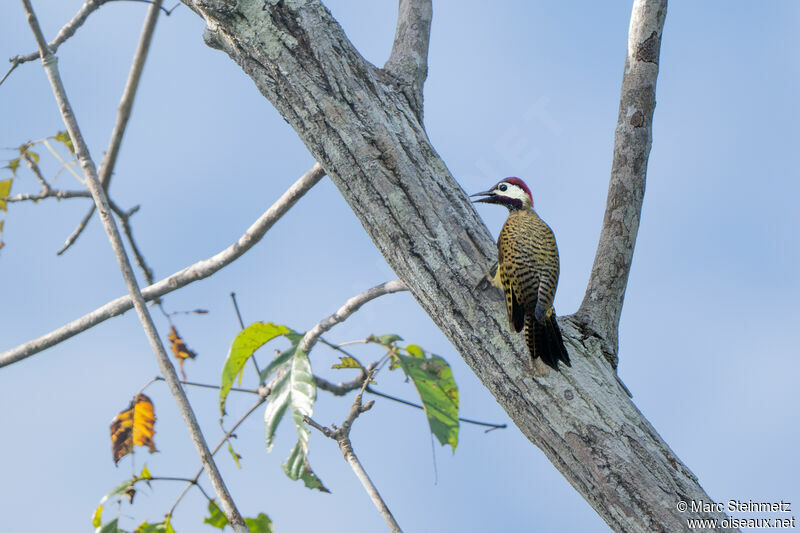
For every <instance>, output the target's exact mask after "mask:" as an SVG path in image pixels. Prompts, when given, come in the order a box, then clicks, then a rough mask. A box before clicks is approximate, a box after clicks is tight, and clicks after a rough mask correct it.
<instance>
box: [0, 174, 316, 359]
mask: <svg viewBox="0 0 800 533" xmlns="http://www.w3.org/2000/svg"><path fill="white" fill-rule="evenodd" d="M324 175H325V170H323V168H322V166H321V165H320V164H319V163H316V164H315V165H314V166H313V167H311V169H310V170H309V171H308V172H306V173H305V174H303V175H302V176H301V177H300V179H298V180H297V181H296V182H295V183H294V184H293V185H292V186H291V187H289V189H288V190H287V191H286V192H284V193H283V194H282V195H281V197H280V198H278V200H277V201H276V202H275V203H274V204H272V205H271V206H270V208H269V209H267V210H266V211H265V212H264V213H263V214H262V215H261V216H260V217H259V218H258V220H256V221H255V222H254V223H253V224H252V225H251V226H250V227H249V228H248V229H247V231H245V233H244V235H242V236H241V237H239V239H238V240H237V241H236V242H235V243H233V244H231V245H230V246H228V247H227V248H225V249H224V250H222V251H221V252H219V253H217V254H216V255H213V256H211V257H209V258H208V259H203V260H201V261H198V262H196V263H194V264H193V265H190V266H188V267H186V268H184V269H183V270H179V271H178V272H175V273H174V274H172V275H171V276H169V277H167V278H165V279H162V280H161V281H159V282H158V283H155V284H154V285H150V286H149V287H146V288H144V289H143V290H142V296H143V297H144V299H145V300H148V301H149V300H155V299H157V298H160V297H161V296H164V295H165V294H169V293H170V292H172V291H174V290H176V289H180V288H181V287H184V286H186V285H188V284H190V283H194V282H195V281H198V280H201V279H205V278H207V277H208V276H210V275H211V274H213V273H215V272H217V271H218V270H220V269H222V268H224V267H225V266H227V265H229V264H230V263H232V262H233V261H235V260H236V259H238V258H239V257H241V256H242V255H243V254H244V253H245V252H247V251H248V250H249V249H250V248H252V247H253V246H254V245H255V244H256V243H257V242H258V241H260V240H261V239H262V238H263V237H264V235H265V234H266V233H267V231H269V229H270V228H271V227H272V226H273V225H274V224H275V222H277V221H278V220H280V218H281V217H282V216H283V215H284V214H285V213H286V212H287V211H288V210H289V209H291V207H292V206H293V205H294V204H295V203H297V201H298V200H299V199H300V198H301V197H302V196H303V195H304V194H305V193H306V192H308V191H309V189H311V187H313V186H314V185H316V184H317V183H318V182H319V180H321V179H322V177H323V176H324ZM131 307H133V304H132V303H131V298H130V296H121V297H119V298H117V299H115V300H112V301H111V302H109V303H107V304H106V305H104V306H102V307H100V308H98V309H95V310H94V311H92V312H91V313H88V314H86V315H84V316H82V317H80V318H78V319H76V320H73V321H72V322H70V323H69V324H66V325H64V326H62V327H60V328H58V329H56V330H54V331H52V332H50V333H48V334H46V335H43V336H41V337H39V338H38V339H34V340H32V341H30V342H27V343H25V344H23V345H20V346H17V347H16V348H13V349H11V350H8V351H6V352H3V353H1V354H0V367H4V366H6V365H10V364H12V363H16V362H17V361H21V360H22V359H25V358H26V357H30V356H31V355H34V354H36V353H38V352H41V351H42V350H45V349H47V348H49V347H51V346H54V345H56V344H58V343H60V342H62V341H64V340H66V339H68V338H70V337H72V336H73V335H76V334H78V333H80V332H82V331H86V330H87V329H89V328H92V327H94V326H96V325H97V324H99V323H101V322H103V321H105V320H108V319H109V318H112V317H115V316H117V315H121V314H122V313H124V312H126V311H128V310H129V309H130V308H131Z"/></svg>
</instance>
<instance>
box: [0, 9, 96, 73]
mask: <svg viewBox="0 0 800 533" xmlns="http://www.w3.org/2000/svg"><path fill="white" fill-rule="evenodd" d="M108 1H109V0H86V2H84V4H83V5H82V6H81V8H80V9H79V10H78V12H77V13H76V14H75V16H74V17H72V20H70V21H69V22H67V24H66V25H65V26H64V27H63V28H61V30H60V31H59V32H58V34H57V35H56V37H55V39H53V40H52V41H50V44H48V45H47V47H48V48H49V50H50V52H51V53H53V54H55V53H56V51H57V50H58V47H59V46H61V45H62V44H63V43H64V41H66V40H67V39H69V38H70V37H72V36H73V35H74V34H75V32H76V31H77V30H78V28H80V27H81V26H83V23H84V22H86V19H87V18H88V17H89V15H91V14H92V13H93V12H94V11H95V10H97V9H98V8H99V7H100V6H102V5H103V4H105V3H106V2H108ZM39 57H40V53H39V52H38V51H36V52H31V53H30V54H25V55H21V56H15V57H12V58H11V59H9V61H10V62H11V69H9V71H8V72H7V73H6V75H5V76H3V79H2V80H0V84H2V83H3V82H4V81H6V78H7V77H8V75H9V74H11V72H12V71H13V70H14V69H15V68H17V67H18V66H19V65H21V64H23V63H27V62H29V61H35V60H36V59H39Z"/></svg>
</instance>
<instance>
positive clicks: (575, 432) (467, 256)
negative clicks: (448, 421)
mask: <svg viewBox="0 0 800 533" xmlns="http://www.w3.org/2000/svg"><path fill="white" fill-rule="evenodd" d="M183 1H184V3H186V4H187V5H189V6H190V7H191V8H192V9H193V10H195V11H196V12H197V13H199V14H200V15H201V16H202V17H203V18H204V19H205V21H206V31H205V33H204V38H205V41H206V43H207V44H209V45H210V46H212V47H214V48H217V49H220V50H223V51H224V52H225V53H227V54H228V55H229V56H230V57H231V58H232V59H233V60H234V61H236V62H237V63H238V64H239V65H240V66H241V68H242V69H243V70H244V71H245V72H246V73H247V74H248V75H249V76H250V77H251V78H252V79H253V81H254V82H255V84H256V86H257V87H258V89H259V90H260V91H261V93H262V94H263V95H264V96H265V97H266V98H267V99H268V100H269V101H270V102H271V103H272V104H273V105H274V106H275V107H276V108H277V109H278V111H279V112H280V113H281V115H282V116H283V117H284V118H285V119H286V120H287V121H288V122H289V124H291V126H292V127H293V128H294V129H295V131H296V132H297V134H298V135H299V136H300V138H301V139H302V141H303V142H304V143H305V144H306V146H307V147H308V149H309V151H310V152H311V153H312V154H313V155H314V157H315V158H316V159H317V161H319V162H320V163H321V164H322V166H323V167H324V168H325V170H326V172H327V173H328V175H329V176H330V177H331V179H332V180H333V182H334V183H335V184H336V186H337V187H338V188H339V191H340V192H341V194H342V195H343V196H344V198H345V199H346V200H347V202H348V203H349V204H350V206H351V208H352V209H353V211H354V212H355V213H356V215H357V216H358V218H359V219H360V221H361V223H362V224H363V226H364V229H365V230H366V231H367V233H368V234H369V235H370V237H371V238H372V240H373V242H374V243H375V245H376V246H377V247H378V249H379V250H380V251H381V253H382V254H383V255H384V257H385V258H386V260H387V262H388V263H389V264H390V266H391V267H392V268H393V269H394V271H395V272H396V273H397V275H398V277H399V278H400V279H401V280H403V281H404V282H405V283H406V285H407V286H408V288H409V290H410V291H411V292H412V294H413V295H414V297H415V298H416V300H417V301H418V302H419V304H420V305H421V306H422V308H423V309H424V310H425V311H426V312H427V313H428V314H429V315H430V317H431V319H432V320H433V321H434V322H435V323H436V325H437V326H438V327H439V328H440V329H441V330H442V331H443V332H444V333H445V335H446V336H447V337H448V339H449V340H450V341H451V342H452V343H453V345H454V346H455V347H456V349H457V350H458V351H459V352H460V353H461V355H462V357H463V358H464V360H465V361H466V362H467V364H469V366H470V367H471V368H472V369H473V371H474V372H475V373H476V374H477V376H478V377H479V378H480V380H481V381H482V382H483V384H484V385H485V386H486V387H487V388H488V389H489V390H490V391H491V392H492V394H493V395H494V396H495V398H496V399H497V401H498V402H499V403H500V405H501V406H502V407H503V408H504V409H505V410H506V412H507V413H508V414H509V416H510V417H511V418H512V420H513V421H514V423H515V424H516V425H517V426H518V427H519V428H520V430H521V431H522V432H523V433H524V434H525V436H526V437H528V439H530V440H531V442H533V443H534V444H536V445H537V446H538V447H539V448H541V449H542V451H543V452H544V453H545V455H546V456H547V457H548V459H550V461H551V462H552V463H553V464H554V465H555V466H556V468H558V470H559V471H560V472H561V473H562V474H563V475H564V476H565V477H566V478H567V479H568V480H569V482H570V483H571V484H572V485H573V486H574V487H575V489H576V490H578V491H579V492H580V493H581V494H582V495H583V497H584V498H585V499H586V500H587V501H588V502H589V503H590V504H591V505H592V507H593V508H594V509H595V510H596V511H597V512H598V514H600V516H602V517H603V519H604V520H605V521H606V522H607V523H608V524H609V525H610V526H611V527H612V528H613V529H614V530H616V531H642V532H651V531H665V532H674V531H681V530H685V529H687V524H686V519H687V518H697V517H699V518H717V519H721V518H724V515H721V514H706V513H697V512H691V509H690V510H689V511H687V512H684V513H679V512H678V511H677V510H676V505H677V503H678V502H679V501H682V500H683V501H687V502H688V501H693V500H694V501H699V500H704V501H711V499H710V498H709V497H708V496H707V495H706V494H705V492H704V491H703V489H702V488H701V487H700V485H699V484H698V482H697V479H696V477H695V476H694V475H693V474H692V473H691V471H689V469H688V468H686V466H684V465H683V463H681V461H680V460H679V459H678V458H677V457H676V456H675V454H674V453H673V452H672V451H671V450H670V449H669V446H667V444H666V443H665V442H664V441H663V440H662V439H661V437H660V436H659V435H658V433H656V431H655V430H654V429H653V427H652V426H651V425H650V423H649V422H648V421H647V420H646V419H645V418H644V416H642V414H641V413H640V412H639V411H638V409H637V408H636V406H635V405H634V404H633V403H632V402H631V401H630V399H629V398H628V396H627V395H626V393H625V392H624V391H623V390H622V388H621V387H620V385H619V384H618V381H617V377H616V373H615V369H614V368H613V367H612V365H611V364H610V363H609V362H608V361H607V359H606V357H604V351H608V346H609V339H608V338H606V337H604V336H603V335H604V334H605V332H604V331H597V330H595V329H594V328H592V327H587V324H588V325H589V326H591V324H590V323H587V321H586V320H583V319H581V320H578V319H575V318H572V317H567V318H562V319H561V321H560V324H561V327H562V330H563V333H564V336H565V341H566V342H567V344H568V349H569V350H570V352H571V359H572V368H571V369H570V368H567V369H564V370H563V371H562V372H560V373H559V372H551V373H550V374H549V375H548V376H546V377H544V378H541V379H538V380H537V379H534V377H533V376H532V375H531V373H530V356H529V355H528V353H527V350H526V348H525V345H524V341H523V339H522V337H521V336H519V335H516V334H512V333H511V332H510V331H509V327H508V320H507V317H506V313H505V307H504V302H503V298H502V296H501V294H500V293H499V291H496V290H495V289H494V288H491V287H487V288H486V289H484V290H476V287H477V286H478V285H479V282H480V281H481V280H482V279H483V277H484V276H485V274H486V272H487V271H488V269H489V268H490V265H491V264H492V263H493V262H495V261H496V258H497V252H496V247H495V244H494V242H493V241H492V239H491V236H490V234H489V232H488V230H487V229H486V227H485V226H484V225H483V223H482V222H481V220H480V219H479V217H478V216H477V214H476V213H475V210H474V209H473V207H472V205H471V204H470V202H469V200H468V198H467V195H466V194H465V193H464V191H463V190H462V189H461V187H460V186H459V185H458V183H457V182H456V181H455V180H454V179H453V177H452V176H451V174H450V172H449V171H448V170H447V167H446V166H445V164H444V162H443V161H442V160H441V159H440V158H439V156H438V154H437V153H436V151H435V150H434V148H433V147H432V146H431V144H430V142H429V140H428V137H427V135H426V133H425V129H424V127H423V125H422V124H421V122H420V120H421V116H422V113H421V102H418V101H417V99H416V98H413V97H409V96H408V90H409V88H410V89H411V90H414V89H415V85H414V83H415V79H418V78H414V77H413V76H412V77H411V78H407V77H406V78H402V77H398V75H397V74H395V73H392V72H391V71H387V70H382V69H379V68H376V67H375V66H373V65H371V64H370V63H368V62H367V61H365V60H364V59H363V58H362V57H361V55H360V54H359V53H358V51H357V50H355V49H354V47H353V46H352V44H351V43H350V42H349V40H348V39H347V37H346V36H345V34H344V32H343V31H342V29H341V27H340V26H339V25H338V24H337V22H336V21H335V20H334V19H333V18H332V16H331V14H330V13H329V12H328V10H327V9H326V8H325V7H324V6H323V5H322V4H321V3H320V2H319V1H317V0H267V1H264V0H258V1H255V0H249V1H248V0H240V1H238V2H237V1H234V0H183ZM641 3H642V2H637V4H641ZM400 11H401V15H402V13H403V12H404V11H403V2H402V1H401V10H400ZM398 34H400V30H399V25H398ZM658 37H659V39H660V33H659V34H658ZM395 44H397V43H395ZM425 44H426V48H427V42H426V43H425ZM656 54H657V49H656ZM425 63H426V61H423V62H422V65H424V64H425ZM422 79H424V77H423V78H422ZM648 131H649V127H648ZM645 159H646V157H645ZM642 190H643V189H642ZM636 222H637V224H638V215H637V220H636ZM634 238H635V233H634ZM631 253H632V245H631ZM622 290H623V291H624V283H623V284H622ZM619 307H620V308H621V298H620V300H619ZM581 318H585V317H581ZM611 345H612V346H613V343H612V344H611ZM531 520H532V522H533V521H534V520H535V518H534V517H531Z"/></svg>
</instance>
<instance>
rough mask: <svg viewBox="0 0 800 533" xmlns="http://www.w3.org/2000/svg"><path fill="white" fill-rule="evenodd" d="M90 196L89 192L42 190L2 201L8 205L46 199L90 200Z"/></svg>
mask: <svg viewBox="0 0 800 533" xmlns="http://www.w3.org/2000/svg"><path fill="white" fill-rule="evenodd" d="M91 197H92V195H91V193H90V192H89V191H62V190H60V189H42V190H41V191H39V192H38V193H35V194H34V193H20V194H15V195H14V196H9V197H8V198H4V199H3V201H5V202H8V203H14V202H38V201H40V200H46V199H47V198H55V199H56V200H67V199H70V198H91Z"/></svg>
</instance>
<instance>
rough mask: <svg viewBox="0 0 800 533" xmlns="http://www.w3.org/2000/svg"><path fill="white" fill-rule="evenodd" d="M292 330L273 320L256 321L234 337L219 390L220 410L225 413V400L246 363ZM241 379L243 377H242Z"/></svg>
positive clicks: (222, 413)
mask: <svg viewBox="0 0 800 533" xmlns="http://www.w3.org/2000/svg"><path fill="white" fill-rule="evenodd" d="M291 331H292V330H290V329H289V328H287V327H286V326H279V325H276V324H273V323H272V322H267V323H264V322H256V323H254V324H250V325H249V326H247V327H246V328H244V329H243V330H242V331H240V332H239V334H238V335H236V337H235V338H234V339H233V343H232V344H231V349H230V351H229V352H228V357H227V359H226V360H225V366H224V367H223V369H222V386H221V388H220V391H219V411H220V414H221V415H224V414H225V400H226V399H227V397H228V393H229V392H230V390H231V386H233V381H234V380H235V379H236V376H237V375H238V376H241V374H242V373H243V371H244V365H245V363H247V360H248V359H249V358H250V357H252V355H253V353H254V352H255V351H256V350H258V349H259V348H261V347H262V346H263V345H265V344H266V343H268V342H269V341H271V340H272V339H274V338H275V337H280V336H281V335H286V334H287V333H290V332H291ZM240 379H241V377H240Z"/></svg>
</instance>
